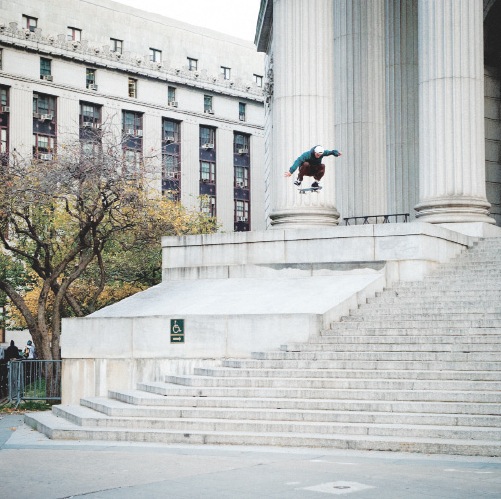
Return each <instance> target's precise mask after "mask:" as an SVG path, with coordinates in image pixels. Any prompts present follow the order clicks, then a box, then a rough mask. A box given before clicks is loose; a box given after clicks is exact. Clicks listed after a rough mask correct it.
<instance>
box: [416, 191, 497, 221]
mask: <svg viewBox="0 0 501 499" xmlns="http://www.w3.org/2000/svg"><path fill="white" fill-rule="evenodd" d="M490 207H491V205H490V203H489V202H488V201H487V200H485V199H480V198H467V197H461V199H456V198H441V199H434V200H430V201H426V202H422V203H418V204H417V205H416V206H415V208H414V209H415V210H416V212H417V213H416V218H417V219H419V221H420V222H428V223H432V224H446V223H470V222H483V223H488V224H495V223H496V221H495V220H494V219H493V218H491V217H490V216H489V208H490Z"/></svg>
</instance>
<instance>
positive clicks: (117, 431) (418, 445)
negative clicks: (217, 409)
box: [25, 412, 501, 456]
mask: <svg viewBox="0 0 501 499" xmlns="http://www.w3.org/2000/svg"><path fill="white" fill-rule="evenodd" d="M25 421H26V423H27V424H29V425H30V426H31V427H32V428H34V429H36V430H38V431H40V432H42V433H45V434H46V435H47V436H48V437H49V438H52V439H54V440H61V439H64V440H77V439H78V440H109V441H131V442H154V443H182V444H186V443H190V444H200V445H201V444H214V445H272V446H280V447H318V448H340V449H347V448H349V449H357V450H384V451H406V452H423V453H434V454H463V455H473V454H474V455H479V456H480V455H481V456H497V455H500V453H501V444H500V443H499V442H496V441H491V440H490V439H487V440H478V441H472V440H470V439H434V438H422V437H415V438H413V439H412V440H410V439H409V438H408V437H405V436H404V437H391V436H387V437H377V436H372V435H350V436H345V435H331V434H308V433H304V434H297V433H285V434H284V433H274V432H264V433H257V432H242V431H234V432H218V431H205V432H203V431H192V432H186V431H185V430H179V431H174V430H149V429H140V430H129V429H125V428H98V427H86V428H84V427H80V426H78V425H76V424H74V423H71V422H69V421H67V420H66V419H64V418H58V417H57V416H55V415H54V414H52V413H49V412H38V413H31V414H27V415H26V416H25Z"/></svg>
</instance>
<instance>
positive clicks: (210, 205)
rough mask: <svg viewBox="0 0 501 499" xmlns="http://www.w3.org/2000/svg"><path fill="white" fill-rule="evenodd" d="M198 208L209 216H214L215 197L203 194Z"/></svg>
mask: <svg viewBox="0 0 501 499" xmlns="http://www.w3.org/2000/svg"><path fill="white" fill-rule="evenodd" d="M200 210H201V211H202V213H206V214H207V215H209V216H211V217H215V216H216V197H215V196H203V197H202V198H201V202H200Z"/></svg>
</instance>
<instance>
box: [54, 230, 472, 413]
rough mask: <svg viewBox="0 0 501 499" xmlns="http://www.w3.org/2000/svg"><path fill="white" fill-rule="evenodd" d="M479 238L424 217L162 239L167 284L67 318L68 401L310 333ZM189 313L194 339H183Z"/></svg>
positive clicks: (65, 378) (218, 361)
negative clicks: (175, 333)
mask: <svg viewBox="0 0 501 499" xmlns="http://www.w3.org/2000/svg"><path fill="white" fill-rule="evenodd" d="M475 240H476V238H475V237H473V236H468V235H464V234H460V233H457V232H454V231H451V230H449V229H446V228H443V227H438V226H433V225H430V224H426V223H417V222H415V223H408V224H385V225H364V226H351V227H350V226H348V227H334V228H324V229H322V230H306V229H303V230H285V231H284V230H272V231H266V232H255V233H253V232H248V233H231V234H213V235H204V236H186V237H179V238H178V237H166V238H163V240H162V247H163V282H162V283H161V284H159V285H158V286H155V287H153V288H151V289H149V290H147V291H144V292H142V293H138V294H136V295H134V296H132V297H130V298H127V299H125V300H123V301H122V302H120V303H117V304H115V305H112V306H110V307H107V308H104V309H102V310H100V311H98V312H96V313H94V314H92V315H90V316H88V317H85V318H79V319H65V320H63V333H62V342H61V345H62V357H63V403H65V404H72V403H78V402H79V400H80V399H81V398H82V397H91V396H104V395H106V394H107V393H108V390H110V389H133V388H135V387H136V385H137V383H138V382H141V381H150V382H151V381H157V380H160V379H162V376H163V375H164V374H165V372H170V373H173V372H174V373H178V374H186V373H190V372H192V371H193V369H194V368H197V367H200V366H202V365H203V366H208V365H209V366H210V365H213V366H219V365H221V362H222V361H223V360H224V359H225V358H229V357H239V358H249V357H250V356H251V353H252V352H255V351H271V350H276V349H277V348H279V347H280V345H282V344H285V343H290V342H305V341H308V340H310V339H312V338H315V337H316V336H318V335H319V334H320V331H321V330H322V329H325V328H327V327H328V325H329V324H330V323H331V322H333V321H336V320H339V318H340V317H341V316H343V315H347V314H348V313H349V310H351V309H355V308H357V307H358V305H359V304H360V303H365V301H366V300H367V298H370V297H371V296H374V294H375V293H376V292H378V291H381V290H382V289H383V288H384V287H385V286H388V285H391V284H392V283H395V282H398V281H419V280H422V279H423V278H424V276H425V275H427V274H428V273H429V272H430V271H431V270H433V269H434V268H435V267H436V266H437V265H438V264H439V263H442V262H446V261H448V260H450V259H451V258H453V257H454V256H456V255H458V254H459V253H460V252H462V251H463V250H464V249H465V248H467V247H469V246H471V245H472V244H473V242H474V241H475ZM181 319H182V320H183V321H184V342H179V341H178V342H177V343H175V342H172V340H171V326H172V321H174V320H181Z"/></svg>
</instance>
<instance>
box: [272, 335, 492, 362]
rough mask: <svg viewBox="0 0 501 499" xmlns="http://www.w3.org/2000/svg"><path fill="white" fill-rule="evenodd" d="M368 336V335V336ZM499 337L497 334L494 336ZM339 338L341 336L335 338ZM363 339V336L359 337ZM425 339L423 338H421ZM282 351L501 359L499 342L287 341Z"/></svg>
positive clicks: (281, 348)
mask: <svg viewBox="0 0 501 499" xmlns="http://www.w3.org/2000/svg"><path fill="white" fill-rule="evenodd" d="M369 338H370V337H369ZM495 338H499V336H495ZM336 339H338V340H339V339H341V338H336ZM360 339H361V340H364V339H365V338H363V337H362V338H360ZM423 339H425V338H423ZM280 350H281V351H282V352H367V351H369V350H370V351H372V352H435V353H438V352H442V353H446V352H463V353H465V352H468V353H470V352H490V353H493V352H497V353H498V354H499V355H498V358H499V359H501V344H500V343H498V342H491V343H475V342H473V341H472V342H470V343H459V342H458V343H435V344H428V343H404V342H397V343H390V342H373V343H369V342H366V341H360V342H358V343H340V342H333V343H330V342H329V343H324V342H315V343H313V342H312V343H306V344H305V343H287V345H282V346H281V347H280Z"/></svg>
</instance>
